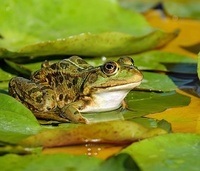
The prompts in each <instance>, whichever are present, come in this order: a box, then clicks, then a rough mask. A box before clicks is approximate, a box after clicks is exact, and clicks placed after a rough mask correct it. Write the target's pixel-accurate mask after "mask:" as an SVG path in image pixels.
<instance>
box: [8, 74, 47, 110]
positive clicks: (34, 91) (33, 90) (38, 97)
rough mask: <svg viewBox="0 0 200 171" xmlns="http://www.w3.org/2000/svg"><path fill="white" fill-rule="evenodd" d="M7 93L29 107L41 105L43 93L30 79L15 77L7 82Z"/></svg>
mask: <svg viewBox="0 0 200 171" xmlns="http://www.w3.org/2000/svg"><path fill="white" fill-rule="evenodd" d="M8 91H9V94H10V95H11V96H13V97H14V98H16V99H17V100H18V101H20V102H21V103H23V104H24V105H26V106H27V107H28V108H29V109H32V108H34V107H35V106H38V104H40V105H39V106H41V105H42V96H43V93H42V92H41V90H40V89H39V87H38V86H37V85H36V84H35V83H34V82H33V81H31V80H28V79H25V78H23V77H15V78H13V79H11V80H10V82H9V89H8Z"/></svg>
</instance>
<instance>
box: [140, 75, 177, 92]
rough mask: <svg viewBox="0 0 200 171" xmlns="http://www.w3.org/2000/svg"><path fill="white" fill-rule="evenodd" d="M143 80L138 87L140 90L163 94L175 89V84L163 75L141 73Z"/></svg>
mask: <svg viewBox="0 0 200 171" xmlns="http://www.w3.org/2000/svg"><path fill="white" fill-rule="evenodd" d="M142 74H143V76H144V79H143V80H142V84H140V86H139V87H138V88H139V89H142V90H147V91H156V92H165V91H173V90H176V89H177V86H176V84H175V83H174V82H173V81H172V80H171V79H170V78H169V77H168V76H167V75H165V74H159V73H153V72H142Z"/></svg>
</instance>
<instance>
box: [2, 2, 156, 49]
mask: <svg viewBox="0 0 200 171" xmlns="http://www.w3.org/2000/svg"><path fill="white" fill-rule="evenodd" d="M0 13H1V15H0V23H1V37H2V38H1V39H0V46H1V47H4V48H7V49H11V50H17V49H19V48H21V47H23V46H25V45H27V44H33V43H36V42H39V41H47V40H55V39H57V38H66V37H68V36H71V35H77V34H80V33H88V32H90V33H100V32H110V31H117V32H124V33H128V34H132V35H139V36H142V35H145V34H147V33H149V32H151V31H152V30H153V29H152V28H151V27H150V26H149V24H148V23H147V21H146V20H145V19H144V17H143V16H142V15H140V14H138V13H136V12H132V11H129V10H125V9H123V8H121V7H120V5H119V4H118V2H117V0H95V1H93V0H87V2H85V1H81V0H73V1H70V0H66V1H56V2H55V3H49V1H48V0H43V1H41V2H40V3H38V1H37V0H29V1H28V2H26V1H21V2H16V1H14V0H10V1H1V6H0ZM24 14H26V15H24ZM94 16H95V19H94ZM16 17H17V18H16Z"/></svg>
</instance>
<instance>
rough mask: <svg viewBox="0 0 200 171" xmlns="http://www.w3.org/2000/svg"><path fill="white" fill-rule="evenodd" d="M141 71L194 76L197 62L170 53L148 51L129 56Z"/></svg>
mask: <svg viewBox="0 0 200 171" xmlns="http://www.w3.org/2000/svg"><path fill="white" fill-rule="evenodd" d="M131 57H132V58H133V59H134V61H135V64H136V66H138V68H139V69H141V70H154V71H165V72H174V73H185V74H196V70H197V60H196V59H193V58H190V57H187V56H184V55H180V54H176V53H171V52H162V51H155V50H154V51H149V52H145V53H141V54H137V55H132V56H131Z"/></svg>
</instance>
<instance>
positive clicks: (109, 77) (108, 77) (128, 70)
mask: <svg viewBox="0 0 200 171" xmlns="http://www.w3.org/2000/svg"><path fill="white" fill-rule="evenodd" d="M142 79H143V75H142V73H141V72H140V71H139V70H138V69H137V68H136V67H135V66H134V61H133V59H132V58H130V57H121V58H119V59H118V60H117V61H109V62H106V63H105V64H104V65H102V66H99V67H96V68H94V70H93V71H91V72H90V73H89V74H88V77H87V79H86V80H85V84H84V88H83V94H84V95H88V96H90V97H91V98H92V100H93V105H94V106H93V107H92V108H91V106H90V107H89V106H88V110H86V109H85V111H90V110H91V111H107V110H113V109H116V108H118V107H119V106H120V105H121V102H122V100H123V99H124V98H125V96H126V95H127V93H128V92H129V91H130V90H132V89H133V88H134V87H136V86H138V85H140V83H141V81H142ZM86 108H87V107H86ZM89 108H91V109H89ZM95 109H96V110H95Z"/></svg>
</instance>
